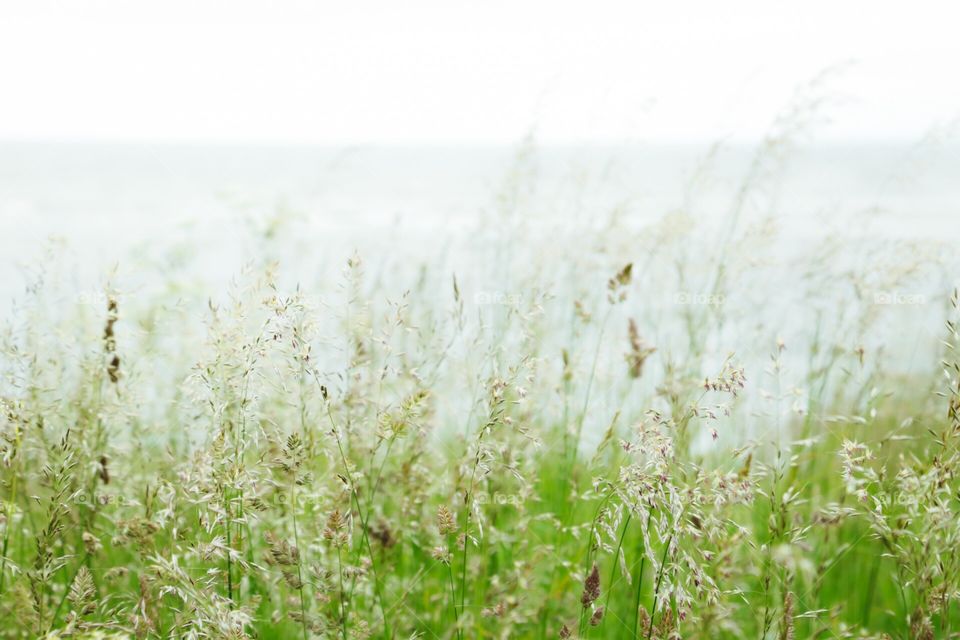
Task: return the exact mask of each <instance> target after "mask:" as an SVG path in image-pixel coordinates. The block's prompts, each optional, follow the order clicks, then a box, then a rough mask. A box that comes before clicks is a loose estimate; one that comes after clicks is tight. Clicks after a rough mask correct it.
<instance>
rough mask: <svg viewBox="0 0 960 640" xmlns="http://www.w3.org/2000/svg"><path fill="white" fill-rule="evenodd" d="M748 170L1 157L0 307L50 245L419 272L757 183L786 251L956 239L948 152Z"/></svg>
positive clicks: (39, 151)
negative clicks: (356, 255) (265, 257)
mask: <svg viewBox="0 0 960 640" xmlns="http://www.w3.org/2000/svg"><path fill="white" fill-rule="evenodd" d="M781 151H783V150H781ZM755 157H756V149H755V148H753V147H737V146H720V147H718V148H714V147H711V146H709V145H700V146H697V145H689V146H673V147H670V146H632V147H622V148H614V147H578V148H575V147H568V148H550V147H547V148H542V147H535V146H524V145H521V146H518V147H516V148H428V149H416V148H340V149H332V148H312V147H243V146H185V145H163V144H88V143H32V142H3V143H0V255H2V259H0V296H2V298H3V300H4V301H5V303H6V302H7V301H9V300H10V297H11V296H13V295H16V294H17V292H18V291H20V290H21V288H22V284H23V278H22V276H21V275H20V271H21V270H22V267H23V265H27V264H30V263H31V262H33V261H36V260H40V259H42V255H43V251H42V248H43V247H44V246H45V243H49V241H50V239H51V238H54V239H56V240H55V244H54V245H53V247H54V249H53V250H54V251H55V252H56V253H57V254H60V255H61V256H62V257H63V259H64V260H65V261H66V262H67V263H70V264H74V265H75V266H76V268H77V270H76V272H75V275H76V277H78V278H79V279H93V280H96V278H98V277H102V274H103V273H104V272H105V271H106V270H107V269H109V268H110V267H111V266H112V265H116V264H119V265H121V267H123V266H124V265H126V266H128V267H129V266H131V265H133V266H136V264H137V262H138V261H142V260H148V261H149V260H158V261H160V263H163V261H167V260H170V259H171V256H175V255H177V252H178V251H180V252H189V251H196V252H197V254H198V257H199V259H198V260H195V264H196V265H197V268H200V269H202V271H203V275H204V276H205V277H206V278H207V279H208V280H209V281H210V282H213V283H216V282H218V281H224V280H226V279H228V278H229V277H230V276H231V275H232V274H234V273H235V272H236V271H237V269H238V268H239V266H240V265H241V264H242V263H243V262H244V260H245V259H247V257H248V255H249V254H250V252H251V251H254V248H253V247H252V246H251V245H250V242H251V230H253V234H254V235H256V234H262V235H263V236H264V237H267V238H269V237H270V234H271V233H272V227H271V225H273V224H275V223H277V222H278V221H280V220H282V219H286V218H290V219H294V220H296V223H297V226H296V229H297V232H296V234H295V237H294V238H292V240H288V243H289V242H291V241H293V242H295V243H296V244H297V245H298V246H297V247H296V248H293V247H291V251H290V253H291V255H293V254H295V253H297V252H306V253H311V254H317V253H318V252H323V253H325V254H326V253H329V254H330V255H331V259H332V260H334V261H337V262H339V261H340V260H342V258H343V256H345V255H349V254H350V253H351V252H352V251H353V250H354V249H356V250H358V251H360V252H361V254H367V253H368V252H371V253H378V252H388V253H389V252H405V255H409V256H410V259H411V260H422V261H424V262H427V261H429V260H430V259H431V254H432V253H435V252H438V251H442V250H444V247H445V241H446V240H447V239H451V238H452V239H456V238H460V239H461V240H463V239H464V238H467V239H469V237H470V234H471V233H472V232H473V230H475V229H477V228H478V227H483V225H484V224H485V221H493V220H496V219H497V218H496V216H497V215H498V212H500V213H502V211H501V210H502V209H504V208H511V209H512V210H514V213H515V214H516V215H521V216H524V217H526V218H529V220H530V221H531V223H532V225H533V226H534V228H538V229H540V230H541V232H542V233H537V234H536V235H534V236H531V238H530V242H531V243H538V242H549V241H550V238H551V237H553V236H554V234H557V233H561V232H562V230H563V229H566V230H568V231H569V230H575V229H577V228H578V227H581V226H583V225H588V226H589V225H591V224H597V223H599V221H600V220H603V219H607V218H608V217H609V216H610V215H611V212H617V213H616V215H617V217H618V219H619V220H621V221H625V222H626V224H627V226H628V227H629V228H636V229H642V228H643V227H644V226H646V225H648V224H650V223H652V222H655V221H656V220H657V219H659V218H660V217H662V216H663V215H664V214H666V213H669V212H674V211H686V212H688V213H689V214H690V215H692V216H693V217H694V218H695V219H707V220H709V219H712V218H716V219H720V218H722V217H723V216H724V215H727V214H729V212H730V209H731V206H732V205H731V203H732V202H734V201H735V200H736V198H737V197H738V193H739V190H740V188H741V185H742V184H743V182H744V180H745V178H746V177H748V176H751V175H754V176H757V177H759V178H760V179H762V180H764V181H765V182H764V185H763V187H762V188H761V189H755V190H753V191H754V192H753V193H752V195H750V196H749V197H750V198H756V197H757V196H756V193H757V192H759V193H761V194H762V201H761V202H756V203H749V202H748V203H747V205H748V206H755V207H757V208H759V209H763V210H764V211H761V213H764V214H765V215H769V216H770V217H771V218H773V219H775V220H776V221H777V225H778V227H779V232H780V234H781V235H784V236H786V237H788V238H791V239H793V240H794V241H797V242H802V241H806V240H813V242H814V243H815V242H817V241H818V237H819V236H822V235H826V234H837V233H841V234H850V236H851V238H852V239H855V238H856V237H857V235H858V234H865V233H870V234H873V235H877V234H879V235H881V236H882V235H887V236H890V237H893V238H915V239H918V240H921V241H926V240H929V241H939V242H952V241H955V240H958V239H960V224H958V223H960V148H958V147H954V146H949V145H935V144H918V145H881V144H872V145H860V146H853V145H848V146H813V147H799V148H796V149H792V150H788V152H784V153H778V154H772V155H771V154H767V157H766V158H765V159H764V163H765V164H764V165H763V166H761V167H759V168H758V167H757V166H754V164H752V163H754V158H755ZM751 171H753V173H751ZM771 173H775V174H776V175H775V176H773V177H771V176H770V175H768V174H771ZM847 218H849V220H850V224H849V225H845V224H844V220H845V219H847ZM864 219H867V220H868V221H869V225H868V226H864V224H863V220H864ZM493 224H496V223H493ZM294 249H295V250H294ZM281 251H282V250H281ZM283 257H284V256H278V258H280V259H282V258H283ZM293 259H295V258H291V260H293ZM294 268H295V267H294Z"/></svg>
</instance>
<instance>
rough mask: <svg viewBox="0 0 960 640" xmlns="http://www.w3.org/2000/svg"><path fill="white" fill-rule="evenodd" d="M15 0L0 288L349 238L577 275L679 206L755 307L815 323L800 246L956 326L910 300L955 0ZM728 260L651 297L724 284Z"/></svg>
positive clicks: (168, 270) (948, 179) (943, 108)
mask: <svg viewBox="0 0 960 640" xmlns="http://www.w3.org/2000/svg"><path fill="white" fill-rule="evenodd" d="M2 6H3V20H2V21H0V86H2V87H3V99H2V100H0V255H2V256H3V258H2V260H0V288H2V290H0V295H2V299H3V300H4V304H7V303H8V301H9V300H11V299H12V298H13V297H15V296H17V295H18V294H19V293H20V292H21V291H22V290H23V287H24V283H25V282H29V281H30V279H31V277H32V276H31V274H33V273H36V272H37V271H38V270H39V271H43V270H45V269H50V268H52V267H51V265H53V264H57V265H59V270H58V271H57V273H56V276H55V277H56V279H57V280H58V281H62V282H61V284H62V286H63V287H64V289H65V290H66V291H73V292H81V293H79V294H77V296H78V300H79V301H80V302H83V301H84V300H85V299H86V298H91V299H95V300H99V298H97V293H96V292H99V291H102V288H103V283H104V282H105V281H107V280H109V281H110V282H111V283H112V286H114V287H117V286H119V288H120V289H122V290H123V291H125V292H126V293H127V294H131V293H133V292H138V291H145V290H147V289H149V288H150V287H155V286H159V284H161V283H162V285H163V286H164V287H170V286H172V283H175V289H174V291H173V292H172V295H174V296H185V297H188V298H189V297H190V296H191V295H193V296H194V297H195V298H196V300H197V301H200V300H205V299H206V298H207V297H208V296H209V295H211V292H214V291H219V290H222V288H223V287H224V286H225V285H226V284H227V283H228V282H229V281H230V279H231V278H232V277H233V276H235V275H236V274H237V273H238V271H239V270H241V269H242V268H243V266H244V265H246V264H249V263H251V262H257V261H263V260H268V261H277V262H278V263H281V264H282V265H283V267H284V274H285V277H286V278H287V280H288V281H289V282H290V283H291V284H292V283H303V284H308V283H315V282H324V281H327V282H329V280H330V279H331V277H332V274H337V273H339V269H340V266H341V265H342V264H343V262H344V260H346V258H347V257H348V256H350V255H352V254H353V253H354V252H357V253H358V254H359V255H362V256H364V258H365V260H366V261H367V263H368V265H372V266H371V267H370V268H371V269H372V271H373V272H374V274H375V281H376V285H377V286H386V287H387V290H401V289H402V288H403V287H408V286H410V285H409V282H410V280H411V278H415V277H416V273H417V269H418V268H422V267H425V266H426V265H430V266H432V267H436V268H435V269H432V272H433V273H435V274H436V278H437V280H438V281H442V282H444V283H445V282H446V281H448V279H449V277H450V275H451V274H454V273H455V274H457V275H458V277H459V278H460V279H461V282H464V283H466V284H467V285H468V286H469V285H470V284H471V283H472V284H473V285H474V289H475V290H479V291H481V292H487V293H489V292H497V293H500V294H503V295H507V296H508V295H514V294H516V295H518V296H519V295H520V294H521V293H523V294H525V292H526V291H527V289H525V288H524V287H528V286H530V283H532V282H537V283H543V284H544V286H546V287H553V286H555V285H557V284H558V283H561V284H563V286H567V287H568V289H569V294H570V295H571V296H576V295H579V294H580V293H581V292H582V291H583V290H588V289H589V288H590V287H591V286H593V285H592V284H590V283H593V284H596V283H597V282H599V283H601V284H602V282H603V281H604V279H605V278H606V274H607V272H608V271H609V270H610V269H612V268H614V267H619V266H620V265H622V264H623V263H625V262H627V261H631V260H634V261H636V260H640V259H643V258H644V257H645V256H653V255H654V254H655V253H656V248H657V247H658V246H663V245H658V242H659V241H658V240H655V239H654V240H651V238H661V237H662V230H663V229H664V228H671V229H672V228H676V227H680V228H682V229H683V234H686V235H684V236H683V238H681V239H680V240H676V238H674V240H675V241H677V242H678V243H679V245H680V246H681V247H684V249H683V250H671V251H672V253H670V252H667V251H663V252H662V253H663V254H664V255H665V256H666V257H665V258H664V259H663V260H661V261H659V262H655V263H654V267H655V268H659V269H661V270H662V271H664V272H668V271H672V269H673V268H672V267H671V264H672V263H673V261H685V265H686V267H685V268H686V269H687V270H688V271H690V272H691V273H693V274H694V276H696V274H697V272H698V269H699V268H700V267H699V266H698V263H697V261H696V258H698V257H704V256H706V257H707V258H708V259H705V260H704V265H703V270H702V273H703V274H707V273H713V271H712V269H714V268H716V266H717V265H718V264H719V265H721V268H722V269H726V268H727V265H726V261H729V260H730V259H731V251H733V250H732V249H729V248H728V247H729V246H731V243H734V244H736V243H738V242H739V243H741V244H743V243H747V245H748V248H743V247H741V246H739V245H738V248H737V249H736V251H738V252H741V253H742V252H746V251H748V252H750V253H747V254H743V255H745V261H746V262H750V263H752V264H764V265H766V266H765V267H764V268H763V269H759V270H754V271H752V272H750V273H748V271H747V270H746V269H742V270H740V271H739V272H738V273H737V275H736V285H737V287H738V288H739V289H740V290H742V292H743V293H742V296H743V297H742V298H740V300H741V301H742V304H741V303H740V302H738V303H736V304H728V305H727V306H728V309H733V310H736V311H738V312H739V313H740V314H741V315H742V316H744V317H750V316H751V314H753V313H754V311H755V310H756V309H757V308H759V307H762V308H763V309H764V311H763V314H765V316H764V317H765V318H766V321H767V322H768V323H769V324H770V325H771V326H781V325H786V324H787V323H789V322H791V321H793V322H797V323H799V322H802V321H804V320H808V319H809V318H805V319H802V318H799V317H798V316H797V315H796V313H795V309H796V306H797V304H798V300H801V301H802V304H803V305H804V307H805V308H809V307H810V306H811V305H810V300H811V295H810V287H811V286H814V285H810V284H809V283H807V284H804V285H803V287H801V280H802V279H803V278H805V277H806V275H805V274H801V273H799V271H800V269H801V267H800V266H798V265H803V267H802V268H803V269H806V268H807V267H808V266H809V265H811V264H820V265H829V266H830V269H831V272H832V274H833V275H834V276H836V275H837V274H842V273H847V272H848V271H849V272H850V273H853V271H854V270H856V272H857V276H856V278H854V277H853V276H851V277H850V278H849V279H848V282H854V288H855V289H856V291H857V292H858V293H857V294H856V295H857V296H860V297H862V298H863V299H864V300H867V301H869V302H870V303H871V304H872V303H875V302H876V301H877V300H880V301H881V303H884V304H886V303H885V302H884V301H885V300H886V298H884V297H883V296H887V297H890V296H893V299H894V301H897V300H899V301H904V300H905V301H907V304H899V305H895V306H896V310H895V312H894V315H896V316H897V317H898V319H899V320H898V321H900V322H909V323H910V325H909V326H911V327H913V329H914V330H915V331H918V332H919V334H916V335H915V334H914V333H911V336H914V337H916V340H917V341H919V340H920V337H919V336H923V337H924V338H925V339H927V340H928V342H930V343H931V344H932V343H933V341H934V340H935V337H936V331H937V330H938V329H937V327H938V325H939V321H938V320H931V318H933V317H934V316H933V315H931V314H930V313H928V309H927V308H924V307H923V306H922V305H919V304H915V302H916V300H919V299H923V300H926V298H923V296H933V295H940V294H942V292H943V291H945V290H948V289H949V288H950V285H951V283H950V278H951V276H950V273H951V271H950V267H949V266H943V260H944V259H945V258H944V256H949V255H951V245H952V243H953V242H955V241H956V240H957V239H960V237H958V236H960V234H958V229H960V225H956V224H955V221H956V220H957V205H958V203H960V148H958V146H957V144H956V134H957V131H958V129H960V120H958V114H960V85H958V84H957V83H956V82H954V81H952V78H953V76H954V75H955V68H954V67H955V65H956V62H957V60H958V59H960V44H958V41H957V39H956V37H955V34H954V33H953V31H954V29H955V25H956V24H957V19H958V18H960V15H958V9H956V7H954V6H952V5H950V4H949V3H944V2H915V3H911V5H910V7H909V11H906V10H904V8H903V7H902V6H898V4H897V3H876V2H871V3H868V2H845V3H839V4H838V3H834V2H821V1H815V2H806V3H785V2H765V1H761V0H748V1H736V2H725V3H709V2H672V3H653V2H608V1H601V2H593V3H589V5H588V4H587V3H578V2H558V1H550V2H540V1H530V2H500V1H491V2H483V3H468V2H455V1H449V0H444V1H435V2H433V1H424V0H416V1H413V2H407V3H388V2H381V1H371V0H361V1H359V2H295V1H291V0H284V1H280V2H269V3H268V2H251V1H249V0H234V1H231V2H218V1H212V0H202V1H189V2H188V1H181V0H172V1H170V2H165V3H130V2H122V1H113V0H102V1H98V2H93V1H83V2H55V1H46V0H32V1H30V2H11V1H9V0H4V1H3V3H2ZM658 225H659V226H658ZM691 229H697V230H698V231H697V233H691V231H690V230H691ZM585 230H587V231H589V232H590V233H591V234H592V235H589V236H585V235H584V232H585ZM681 235H682V234H681ZM751 238H752V239H751ZM718 239H719V240H722V242H718ZM891 243H893V244H891ZM745 246H746V245H745ZM826 247H830V251H829V255H828V256H827V257H824V256H822V255H821V256H818V254H817V252H818V251H824V250H825V248H826ZM799 254H804V255H805V256H806V258H805V259H804V260H802V261H801V260H799V259H798V258H796V256H797V255H799ZM904 255H906V256H909V257H910V258H911V259H912V260H914V261H919V260H920V259H921V258H923V259H926V258H930V260H931V261H933V262H936V263H938V264H939V265H940V270H939V271H937V272H936V275H935V276H930V275H924V276H923V277H922V278H920V281H921V282H922V283H925V284H916V283H914V284H911V285H909V287H908V288H900V289H898V288H895V287H896V285H894V284H892V283H891V282H892V281H889V280H888V279H884V277H880V276H877V277H876V278H875V279H874V281H869V282H870V284H869V286H866V285H864V284H863V283H864V282H865V281H868V280H864V274H866V277H868V278H869V275H870V274H873V275H875V276H876V275H877V274H878V273H879V272H880V271H881V270H882V268H885V267H884V266H883V265H888V263H891V264H892V263H894V262H896V263H897V264H898V266H897V267H896V269H897V270H899V271H909V272H911V273H914V274H916V273H918V267H917V266H916V265H914V264H913V263H912V262H911V263H910V266H908V267H903V266H902V264H903V261H902V258H903V256H904ZM811 256H812V258H811ZM650 260H653V258H652V257H651V258H650ZM397 265H403V266H404V267H406V268H405V269H398V268H396V267H397ZM891 269H893V268H892V267H891ZM655 271H656V269H654V270H653V271H651V274H653V273H655ZM923 273H924V274H925V273H926V272H923ZM593 276H596V277H595V278H593ZM577 277H580V278H582V279H581V280H577ZM651 277H653V276H651ZM712 277H713V276H708V275H704V276H703V277H702V278H700V280H699V281H698V280H696V278H695V277H694V278H693V279H692V280H691V278H690V277H689V276H684V277H682V278H680V282H674V283H672V284H669V285H667V284H663V291H658V292H655V293H652V294H650V297H649V299H648V300H647V303H648V305H649V306H657V305H666V307H668V308H670V307H671V305H674V307H673V308H674V310H675V304H676V301H675V297H676V296H677V295H713V294H715V293H716V292H715V291H713V290H712V289H711V286H716V279H714V280H711V278H712ZM591 278H593V279H592V280H591ZM654 279H655V280H656V281H657V282H660V283H664V282H665V280H663V279H662V278H660V276H656V277H655V278H654ZM828 279H829V278H823V280H824V281H825V280H828ZM594 280H595V281H596V282H594ZM521 283H523V284H521ZM815 286H820V285H815ZM789 290H794V291H795V292H796V293H797V295H796V296H790V295H785V294H783V292H784V291H789ZM815 291H819V293H815V294H814V295H813V296H812V299H813V300H820V301H822V302H823V304H824V305H826V306H828V305H831V304H835V303H836V300H838V299H839V300H851V296H853V295H854V294H853V293H851V291H853V290H851V289H846V290H843V291H840V292H837V293H836V295H835V296H831V295H827V294H826V293H825V292H824V290H822V289H821V290H817V289H815ZM772 292H778V293H780V294H781V295H779V296H777V297H776V299H775V300H774V299H772V298H771V297H770V294H771V293H772ZM168 293H169V292H168ZM661 294H662V295H661ZM726 295H728V296H729V295H731V293H730V292H729V291H728V292H727V294H726ZM878 296H879V297H878ZM911 296H912V297H911ZM527 297H529V296H527ZM81 298H83V299H81ZM747 299H749V304H748V303H747ZM911 301H912V302H911ZM925 318H926V319H927V320H926V322H927V324H930V325H931V326H930V327H929V329H930V330H929V333H927V332H926V330H925V329H924V327H925V326H926V325H924V324H923V323H924V322H925V320H924V319H925ZM771 331H773V330H771ZM891 335H892V334H891ZM767 346H768V345H767V344H766V343H764V346H763V349H767ZM900 346H901V347H902V348H905V349H907V350H908V351H910V350H912V349H914V347H915V343H914V342H910V344H909V345H900ZM718 348H719V347H718ZM910 353H912V351H910ZM763 354H766V351H763Z"/></svg>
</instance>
